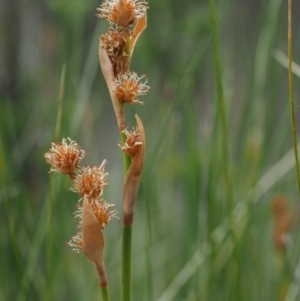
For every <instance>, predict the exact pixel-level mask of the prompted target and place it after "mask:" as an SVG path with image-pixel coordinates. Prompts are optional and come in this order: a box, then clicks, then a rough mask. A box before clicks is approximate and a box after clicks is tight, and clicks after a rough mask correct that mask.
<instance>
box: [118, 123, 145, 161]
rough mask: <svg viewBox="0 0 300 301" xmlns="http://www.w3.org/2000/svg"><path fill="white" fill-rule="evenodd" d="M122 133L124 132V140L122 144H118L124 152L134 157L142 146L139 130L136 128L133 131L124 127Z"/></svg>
mask: <svg viewBox="0 0 300 301" xmlns="http://www.w3.org/2000/svg"><path fill="white" fill-rule="evenodd" d="M122 133H124V134H125V136H126V140H125V143H124V145H120V144H119V146H120V147H121V149H122V150H123V151H124V153H125V154H126V155H128V156H129V157H130V158H131V159H132V158H134V157H135V155H136V154H137V153H138V151H139V149H140V148H141V146H142V142H141V141H140V135H139V131H138V129H137V128H136V129H134V130H133V131H128V130H127V129H125V130H124V131H122Z"/></svg>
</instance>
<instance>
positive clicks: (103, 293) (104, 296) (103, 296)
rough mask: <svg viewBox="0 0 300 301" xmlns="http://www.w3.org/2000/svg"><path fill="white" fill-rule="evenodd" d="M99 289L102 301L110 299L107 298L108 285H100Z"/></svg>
mask: <svg viewBox="0 0 300 301" xmlns="http://www.w3.org/2000/svg"><path fill="white" fill-rule="evenodd" d="M100 289H101V299H102V301H110V298H109V293H108V287H107V286H103V287H102V286H101V287H100Z"/></svg>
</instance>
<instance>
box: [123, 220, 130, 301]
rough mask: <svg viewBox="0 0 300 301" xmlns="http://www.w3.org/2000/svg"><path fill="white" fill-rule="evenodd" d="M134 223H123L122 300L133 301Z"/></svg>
mask: <svg viewBox="0 0 300 301" xmlns="http://www.w3.org/2000/svg"><path fill="white" fill-rule="evenodd" d="M131 254H132V225H130V226H128V225H123V241H122V299H121V300H122V301H131V295H132V264H131V261H132V255H131Z"/></svg>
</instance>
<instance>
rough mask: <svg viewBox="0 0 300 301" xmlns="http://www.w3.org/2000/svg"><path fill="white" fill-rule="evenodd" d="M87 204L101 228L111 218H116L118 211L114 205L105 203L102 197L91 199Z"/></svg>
mask: <svg viewBox="0 0 300 301" xmlns="http://www.w3.org/2000/svg"><path fill="white" fill-rule="evenodd" d="M89 204H90V206H91V207H92V209H93V212H94V214H95V216H96V218H97V220H98V222H99V224H100V226H101V228H104V226H106V225H107V224H108V223H109V222H110V220H111V219H112V218H118V217H117V214H118V212H117V211H116V210H115V209H114V207H115V205H113V204H109V203H106V201H105V200H104V199H96V200H92V201H91V202H90V203H89Z"/></svg>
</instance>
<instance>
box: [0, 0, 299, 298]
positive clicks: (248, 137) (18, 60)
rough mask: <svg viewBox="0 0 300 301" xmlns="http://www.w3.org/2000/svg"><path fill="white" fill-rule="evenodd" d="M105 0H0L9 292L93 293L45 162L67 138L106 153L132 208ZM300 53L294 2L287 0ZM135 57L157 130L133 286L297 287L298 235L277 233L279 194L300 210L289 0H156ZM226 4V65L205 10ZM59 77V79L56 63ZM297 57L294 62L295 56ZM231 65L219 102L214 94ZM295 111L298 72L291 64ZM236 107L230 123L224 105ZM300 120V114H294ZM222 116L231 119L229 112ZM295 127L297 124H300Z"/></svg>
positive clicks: (170, 293)
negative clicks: (101, 56)
mask: <svg viewBox="0 0 300 301" xmlns="http://www.w3.org/2000/svg"><path fill="white" fill-rule="evenodd" d="M100 4H101V3H100V2H98V1H95V0H85V1H82V0H72V1H70V0H22V1H21V0H10V1H2V2H0V20H1V21H0V66H1V67H0V79H1V82H0V183H1V186H0V227H1V235H0V255H1V256H0V300H3V301H4V300H5V301H6V300H17V301H21V300H30V301H34V300H38V301H40V300H74V301H76V300H78V301H79V300H99V299H100V293H99V288H98V283H97V277H96V275H95V271H94V268H93V266H92V265H91V264H90V263H89V262H88V261H87V259H86V258H85V257H84V256H82V255H79V256H77V255H76V254H75V253H73V252H72V251H71V250H70V248H67V247H66V246H65V242H67V241H69V239H70V238H71V236H72V235H74V234H75V233H76V223H75V221H74V217H73V215H72V213H73V211H74V206H75V204H76V203H77V201H78V200H77V196H76V195H75V194H74V193H72V192H70V191H68V190H67V188H68V187H69V185H70V183H69V182H68V180H67V179H65V178H64V177H63V176H60V175H55V177H52V176H49V175H48V170H49V166H48V165H47V164H46V163H45V160H44V153H45V152H46V151H47V150H48V149H49V148H50V142H51V141H54V132H55V126H56V120H57V110H58V99H59V96H58V95H59V90H60V87H62V86H63V87H64V94H63V101H62V117H61V118H62V119H61V131H60V133H59V140H61V138H62V137H71V138H72V139H73V140H76V141H77V142H78V143H79V144H80V145H81V146H82V148H83V149H85V150H86V151H88V157H87V158H86V159H85V162H84V163H85V164H94V165H97V164H100V163H101V162H102V159H103V158H106V159H107V160H108V163H107V168H106V169H107V171H108V172H109V174H110V175H109V187H108V189H107V190H106V192H105V198H106V199H107V201H108V202H111V203H115V204H116V208H117V210H118V211H119V212H120V211H121V210H122V204H121V194H122V182H123V178H122V177H123V176H122V174H123V173H122V154H121V152H120V150H119V149H118V147H117V144H118V143H119V134H118V131H117V126H116V122H115V116H114V113H113V108H112V105H111V103H110V98H109V95H108V91H107V87H106V86H105V82H104V79H103V77H102V74H101V71H100V68H99V62H98V39H99V36H100V35H101V34H102V33H104V32H105V31H106V29H107V22H105V21H104V20H100V19H97V18H96V17H95V8H96V7H98V6H99V5H100ZM293 5H294V7H293V16H294V18H293V21H294V27H293V47H294V57H293V60H294V61H295V62H296V63H297V62H298V63H300V39H299V38H300V36H299V35H300V30H299V25H300V19H299V17H298V15H299V9H300V2H299V1H293ZM149 6H150V10H149V11H148V27H147V29H146V31H145V32H144V33H143V35H142V36H141V38H140V40H139V41H138V43H137V46H136V49H135V53H134V56H133V61H132V64H133V68H132V69H134V70H136V71H137V72H138V73H139V74H140V75H141V74H147V76H148V78H149V84H150V86H151V87H152V89H151V91H150V93H148V95H147V96H145V97H144V98H143V101H144V102H145V106H144V107H143V108H142V107H141V106H134V107H133V106H131V107H127V118H128V120H132V123H133V122H134V119H133V116H134V114H136V113H137V114H139V115H140V116H141V117H142V119H143V121H144V124H145V128H146V134H147V154H146V166H145V170H144V174H143V178H142V183H141V187H140V191H139V196H138V202H137V212H136V221H135V228H134V245H133V252H134V254H133V277H134V278H133V296H134V300H143V301H148V300H149V301H154V300H156V301H171V300H174V301H175V300H178V301H179V300H180V301H181V300H184V301H196V300H197V301H198V300H205V301H206V300H222V301H226V300H228V301H229V300H230V301H234V300H237V301H248V300H249V301H250V300H251V301H254V300H264V301H267V300H270V301H271V300H272V301H273V300H288V301H292V300H299V298H300V292H299V291H300V286H299V283H300V279H299V278H300V276H299V269H300V261H299V250H300V236H299V227H297V225H296V223H294V225H293V226H292V227H291V228H290V231H289V236H288V242H287V245H286V249H285V251H282V250H281V251H280V250H278V249H276V248H275V246H274V243H273V235H274V223H275V222H276V218H274V215H273V213H272V210H271V207H272V205H271V204H272V202H273V199H274V197H275V196H276V195H278V194H280V195H283V196H284V198H286V199H287V200H288V204H289V209H286V211H285V212H288V210H291V211H292V212H294V213H295V214H296V215H298V214H299V213H298V212H299V198H298V195H297V184H296V174H295V170H294V158H293V151H292V139H291V122H290V116H289V101H288V73H287V68H286V64H287V63H286V54H287V1H283V0H259V1H258V0H238V1H237V0H227V1H225V0H219V1H217V3H216V8H215V9H213V10H212V11H211V10H210V4H209V1H208V0H207V1H204V0H198V1H196V0H189V1H178V0H176V1H175V0H164V1H161V0H149ZM215 13H216V14H217V19H218V29H219V36H218V39H219V48H218V51H219V53H220V58H221V65H220V66H221V71H222V74H220V73H218V72H216V69H215V67H214V66H215V63H216V62H217V56H215V55H214V53H215V52H214V48H213V38H214V37H213V31H212V26H211V24H212V21H211V15H212V14H215ZM64 68H65V74H64V76H63V78H64V81H63V85H62V84H61V75H62V74H63V72H62V71H63V70H64ZM294 70H295V71H297V68H296V67H295V68H294ZM220 79H222V83H223V91H224V101H225V111H223V113H225V114H223V113H222V107H221V106H220V102H219V100H220V98H219V97H218V96H217V95H218V94H217V89H216V87H217V85H216V83H218V81H219V82H220ZM294 93H295V100H296V114H297V113H299V112H298V111H299V101H298V100H299V96H300V82H299V73H298V76H295V78H294ZM224 115H226V120H225V122H224V118H223V119H222V116H223V117H224ZM296 119H297V123H298V125H299V121H298V119H299V118H296ZM224 125H226V126H224ZM298 131H299V130H298ZM105 238H106V266H107V272H108V278H109V286H110V290H111V294H112V300H118V299H119V296H120V257H121V224H120V223H118V222H117V221H115V222H113V223H111V224H110V225H109V226H108V227H106V229H105Z"/></svg>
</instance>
